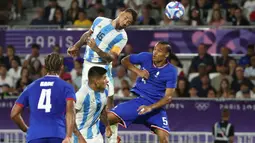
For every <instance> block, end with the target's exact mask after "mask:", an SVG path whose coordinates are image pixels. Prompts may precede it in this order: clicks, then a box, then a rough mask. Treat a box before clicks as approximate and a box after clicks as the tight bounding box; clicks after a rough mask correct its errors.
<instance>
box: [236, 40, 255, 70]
mask: <svg viewBox="0 0 255 143" xmlns="http://www.w3.org/2000/svg"><path fill="white" fill-rule="evenodd" d="M253 55H255V51H254V45H253V44H251V45H248V47H247V53H246V55H245V56H244V57H241V59H240V60H239V65H240V66H243V67H248V66H249V65H250V62H251V60H250V58H251V57H252V56H253Z"/></svg>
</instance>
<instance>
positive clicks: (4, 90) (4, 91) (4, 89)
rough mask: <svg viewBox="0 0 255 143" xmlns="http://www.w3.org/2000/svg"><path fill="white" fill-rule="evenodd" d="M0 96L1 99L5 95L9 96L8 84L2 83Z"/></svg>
mask: <svg viewBox="0 0 255 143" xmlns="http://www.w3.org/2000/svg"><path fill="white" fill-rule="evenodd" d="M0 88H1V92H0V97H1V99H3V98H5V97H6V96H11V94H10V92H9V90H10V86H9V85H8V84H4V85H2V86H1V87H0Z"/></svg>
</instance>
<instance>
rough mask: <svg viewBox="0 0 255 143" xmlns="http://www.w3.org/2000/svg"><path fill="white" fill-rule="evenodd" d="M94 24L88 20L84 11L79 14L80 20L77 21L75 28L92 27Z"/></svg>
mask: <svg viewBox="0 0 255 143" xmlns="http://www.w3.org/2000/svg"><path fill="white" fill-rule="evenodd" d="M91 25H92V22H91V21H90V20H89V19H88V17H87V13H85V12H84V11H80V12H79V18H78V20H75V22H74V26H82V27H90V26H91Z"/></svg>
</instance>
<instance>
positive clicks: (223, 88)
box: [218, 79, 234, 98]
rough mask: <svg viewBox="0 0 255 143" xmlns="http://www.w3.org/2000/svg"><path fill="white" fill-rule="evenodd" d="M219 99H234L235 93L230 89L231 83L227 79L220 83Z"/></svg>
mask: <svg viewBox="0 0 255 143" xmlns="http://www.w3.org/2000/svg"><path fill="white" fill-rule="evenodd" d="M218 95H219V98H234V96H233V91H232V90H231V87H230V82H229V81H228V80H227V79H222V80H221V82H220V89H219V93H218Z"/></svg>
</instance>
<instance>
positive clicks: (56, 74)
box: [46, 72, 59, 76]
mask: <svg viewBox="0 0 255 143" xmlns="http://www.w3.org/2000/svg"><path fill="white" fill-rule="evenodd" d="M46 75H48V76H59V75H58V73H56V72H48V73H47V74H46Z"/></svg>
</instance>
